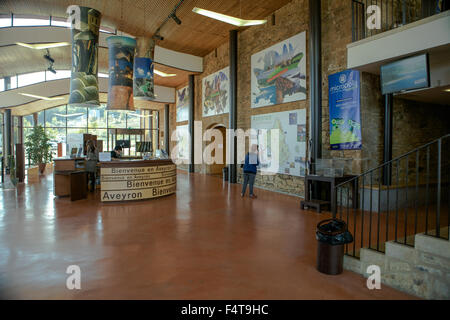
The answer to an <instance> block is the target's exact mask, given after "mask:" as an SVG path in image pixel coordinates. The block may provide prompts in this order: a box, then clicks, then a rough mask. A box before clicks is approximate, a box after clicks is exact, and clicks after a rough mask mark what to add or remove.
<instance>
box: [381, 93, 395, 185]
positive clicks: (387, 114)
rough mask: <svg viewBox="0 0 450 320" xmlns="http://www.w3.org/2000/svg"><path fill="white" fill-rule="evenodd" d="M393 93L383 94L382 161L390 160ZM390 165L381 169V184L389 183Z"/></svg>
mask: <svg viewBox="0 0 450 320" xmlns="http://www.w3.org/2000/svg"><path fill="white" fill-rule="evenodd" d="M393 101H394V99H393V95H392V93H389V94H386V95H384V147H383V163H385V162H388V161H391V160H392V119H393V112H392V111H393V110H392V109H393V106H394V103H393ZM391 169H392V166H391V165H389V166H385V167H384V170H383V184H384V185H391Z"/></svg>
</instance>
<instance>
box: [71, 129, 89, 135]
mask: <svg viewBox="0 0 450 320" xmlns="http://www.w3.org/2000/svg"><path fill="white" fill-rule="evenodd" d="M71 133H87V129H86V128H67V134H71Z"/></svg>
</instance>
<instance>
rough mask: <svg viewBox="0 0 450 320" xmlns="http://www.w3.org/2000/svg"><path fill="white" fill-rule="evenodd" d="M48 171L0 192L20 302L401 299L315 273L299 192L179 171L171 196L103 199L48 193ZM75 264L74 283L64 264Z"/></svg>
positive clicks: (11, 294)
mask: <svg viewBox="0 0 450 320" xmlns="http://www.w3.org/2000/svg"><path fill="white" fill-rule="evenodd" d="M52 187H53V185H52V177H51V175H47V176H45V177H41V181H40V182H37V183H34V184H30V185H20V186H19V187H18V189H17V191H16V190H2V191H0V290H1V292H0V295H1V297H3V298H19V299H408V298H411V297H410V296H408V295H406V294H403V293H401V292H399V291H396V290H394V289H391V288H389V287H386V286H382V289H381V290H368V289H367V288H366V285H365V281H366V280H365V279H363V278H362V277H361V276H359V275H357V274H355V273H352V272H348V271H344V273H343V274H341V275H339V276H327V275H324V274H321V273H319V272H318V271H316V269H315V258H316V240H315V235H314V231H315V226H316V224H317V223H318V222H319V221H320V220H322V219H324V218H327V217H328V215H326V214H317V213H315V212H314V211H301V210H300V209H299V199H298V198H295V197H291V196H287V195H282V194H278V193H273V192H269V191H263V190H259V189H256V192H257V194H258V196H259V197H258V199H249V198H248V197H246V198H244V199H242V198H241V197H240V196H239V194H240V185H231V186H230V185H229V184H227V183H224V182H222V180H221V179H219V178H217V177H210V176H206V175H201V174H191V175H188V174H186V173H184V172H179V174H178V186H177V194H176V195H172V196H168V197H165V198H161V199H157V200H150V201H140V202H133V203H117V204H102V203H101V202H100V200H99V194H96V195H93V194H90V195H89V199H87V200H80V201H76V202H70V200H69V199H67V198H61V199H57V198H54V196H53V193H52ZM69 265H78V266H79V267H80V268H81V290H68V289H67V288H66V279H67V277H68V276H69V275H68V274H66V268H67V267H68V266H69Z"/></svg>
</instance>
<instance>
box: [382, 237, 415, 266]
mask: <svg viewBox="0 0 450 320" xmlns="http://www.w3.org/2000/svg"><path fill="white" fill-rule="evenodd" d="M416 254H417V253H416V251H415V250H414V247H411V246H407V245H404V244H401V243H397V242H394V241H389V242H386V256H388V257H392V258H396V259H400V260H404V261H411V262H414V261H415V259H416Z"/></svg>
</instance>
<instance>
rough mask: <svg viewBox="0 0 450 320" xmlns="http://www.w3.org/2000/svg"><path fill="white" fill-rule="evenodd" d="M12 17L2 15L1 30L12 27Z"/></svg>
mask: <svg viewBox="0 0 450 320" xmlns="http://www.w3.org/2000/svg"><path fill="white" fill-rule="evenodd" d="M11 22H12V21H11V15H10V14H0V28H5V27H11V25H12V24H11Z"/></svg>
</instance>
